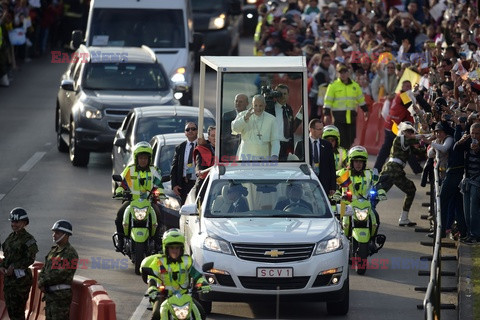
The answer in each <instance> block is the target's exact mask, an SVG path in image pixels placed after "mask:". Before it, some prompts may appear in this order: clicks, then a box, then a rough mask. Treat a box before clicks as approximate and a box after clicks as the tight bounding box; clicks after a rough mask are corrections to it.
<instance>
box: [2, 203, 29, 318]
mask: <svg viewBox="0 0 480 320" xmlns="http://www.w3.org/2000/svg"><path fill="white" fill-rule="evenodd" d="M9 220H10V221H11V224H12V230H13V232H12V233H11V234H10V235H9V236H8V237H7V239H6V240H5V242H4V243H3V245H2V248H3V254H4V256H5V258H4V259H3V261H2V262H1V263H0V272H1V273H3V275H4V277H5V281H4V285H3V292H4V295H5V303H6V305H7V310H8V316H9V317H10V319H11V320H19V319H21V320H25V306H26V304H27V300H28V294H29V292H30V287H31V286H32V271H31V270H30V269H29V268H28V267H29V266H30V265H31V264H32V263H33V262H34V261H35V255H36V254H37V252H38V247H37V241H36V240H35V238H34V237H33V236H32V235H31V234H30V233H28V232H27V230H25V226H26V225H28V223H29V219H28V215H27V212H26V211H25V209H23V208H14V209H13V210H12V211H11V212H10V219H9Z"/></svg>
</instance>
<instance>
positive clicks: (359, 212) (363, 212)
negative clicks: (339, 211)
mask: <svg viewBox="0 0 480 320" xmlns="http://www.w3.org/2000/svg"><path fill="white" fill-rule="evenodd" d="M355 216H356V217H357V219H358V220H360V221H364V220H366V219H367V218H368V208H365V209H358V208H355Z"/></svg>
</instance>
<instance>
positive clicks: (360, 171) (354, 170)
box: [334, 146, 387, 253]
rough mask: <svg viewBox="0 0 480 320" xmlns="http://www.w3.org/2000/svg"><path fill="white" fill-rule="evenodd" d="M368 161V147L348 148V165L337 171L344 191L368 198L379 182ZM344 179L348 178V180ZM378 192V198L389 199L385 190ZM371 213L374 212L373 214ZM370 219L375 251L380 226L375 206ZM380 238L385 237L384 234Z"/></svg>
mask: <svg viewBox="0 0 480 320" xmlns="http://www.w3.org/2000/svg"><path fill="white" fill-rule="evenodd" d="M367 161H368V152H367V149H365V147H363V146H354V147H352V148H350V150H348V167H347V168H344V169H341V170H338V171H337V182H339V184H340V185H341V186H342V188H343V189H344V191H346V190H348V191H350V192H351V194H352V197H353V198H363V199H368V198H369V192H370V190H371V189H372V187H373V186H374V185H375V184H376V183H377V180H378V176H376V175H375V174H374V173H373V172H372V170H370V169H367ZM342 180H348V182H345V181H342ZM377 194H378V200H386V199H387V195H386V193H385V190H383V189H380V190H378V191H377ZM341 195H342V193H341V192H340V191H337V192H335V195H334V199H339V198H341ZM371 213H373V215H372V214H371ZM347 218H348V217H347ZM370 219H371V225H372V230H371V234H372V237H371V239H372V240H371V245H370V249H371V251H374V252H373V253H375V252H376V248H377V247H376V245H375V239H376V236H377V233H378V228H379V227H380V216H379V215H378V212H377V210H375V208H374V207H373V206H372V208H371V212H370ZM345 221H347V222H348V223H349V220H348V219H345ZM380 238H383V235H382V236H381V237H380ZM382 240H383V241H382ZM377 241H380V242H382V243H383V242H385V240H384V239H377Z"/></svg>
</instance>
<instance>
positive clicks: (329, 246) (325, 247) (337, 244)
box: [314, 235, 343, 255]
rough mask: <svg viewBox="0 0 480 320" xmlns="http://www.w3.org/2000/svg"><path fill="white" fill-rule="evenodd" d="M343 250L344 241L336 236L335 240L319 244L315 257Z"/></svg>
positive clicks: (329, 239) (323, 241)
mask: <svg viewBox="0 0 480 320" xmlns="http://www.w3.org/2000/svg"><path fill="white" fill-rule="evenodd" d="M342 248H343V244H342V239H341V238H340V237H339V236H337V235H335V236H334V237H333V238H327V239H324V240H322V241H320V242H318V243H317V248H316V249H315V253H314V255H319V254H324V253H329V252H333V251H336V250H339V249H342Z"/></svg>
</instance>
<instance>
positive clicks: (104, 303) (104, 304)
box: [89, 285, 116, 320]
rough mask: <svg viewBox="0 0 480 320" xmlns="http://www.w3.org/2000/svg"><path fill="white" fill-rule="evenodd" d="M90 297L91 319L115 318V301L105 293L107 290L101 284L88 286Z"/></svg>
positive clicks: (113, 319) (108, 319)
mask: <svg viewBox="0 0 480 320" xmlns="http://www.w3.org/2000/svg"><path fill="white" fill-rule="evenodd" d="M89 291H90V295H91V297H92V316H93V318H92V319H105V320H110V319H112V320H115V319H116V313H115V303H114V302H113V301H112V300H111V299H110V297H109V296H108V295H107V291H106V290H105V288H103V287H102V286H101V285H94V286H91V287H90V288H89Z"/></svg>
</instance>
